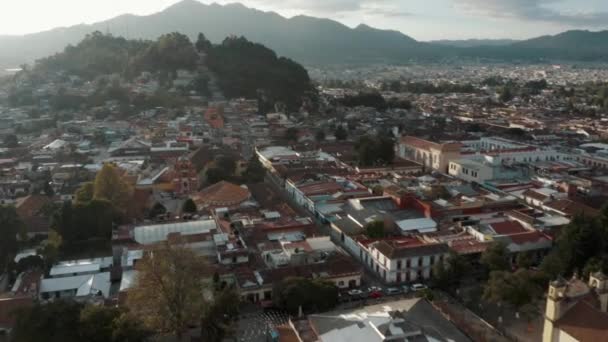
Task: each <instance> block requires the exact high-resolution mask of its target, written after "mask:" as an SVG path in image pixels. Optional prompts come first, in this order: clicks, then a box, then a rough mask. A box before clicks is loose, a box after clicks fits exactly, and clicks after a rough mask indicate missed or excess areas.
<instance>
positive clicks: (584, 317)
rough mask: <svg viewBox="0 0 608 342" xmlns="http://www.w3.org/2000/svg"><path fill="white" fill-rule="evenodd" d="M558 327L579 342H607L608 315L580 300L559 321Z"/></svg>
mask: <svg viewBox="0 0 608 342" xmlns="http://www.w3.org/2000/svg"><path fill="white" fill-rule="evenodd" d="M556 326H557V327H558V328H559V329H561V330H563V331H564V332H566V333H567V334H568V335H570V336H572V337H574V338H575V339H576V340H577V341H598V342H599V341H606V339H607V338H608V313H606V312H601V311H600V310H598V309H597V308H595V307H593V306H592V305H591V304H590V303H588V302H587V301H585V300H580V301H579V302H578V303H576V304H575V305H574V306H573V307H572V308H571V309H570V310H568V312H566V314H565V315H564V316H562V318H560V319H559V320H558V321H557V323H556Z"/></svg>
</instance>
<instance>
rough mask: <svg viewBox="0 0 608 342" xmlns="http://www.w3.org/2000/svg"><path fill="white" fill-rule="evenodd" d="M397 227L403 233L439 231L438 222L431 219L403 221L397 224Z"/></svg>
mask: <svg viewBox="0 0 608 342" xmlns="http://www.w3.org/2000/svg"><path fill="white" fill-rule="evenodd" d="M397 226H398V227H399V229H401V231H402V232H411V231H418V232H420V233H430V232H434V231H437V222H435V221H433V220H431V219H429V218H419V219H410V220H401V221H398V222H397Z"/></svg>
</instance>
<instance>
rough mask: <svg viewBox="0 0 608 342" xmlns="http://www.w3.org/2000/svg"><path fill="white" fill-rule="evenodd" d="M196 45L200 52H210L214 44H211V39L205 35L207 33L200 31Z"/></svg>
mask: <svg viewBox="0 0 608 342" xmlns="http://www.w3.org/2000/svg"><path fill="white" fill-rule="evenodd" d="M195 46H196V50H197V51H198V52H208V51H209V50H210V49H211V47H213V44H211V42H210V41H209V39H207V37H205V34H203V33H199V34H198V39H197V40H196V43H195Z"/></svg>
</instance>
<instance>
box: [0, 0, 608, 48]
mask: <svg viewBox="0 0 608 342" xmlns="http://www.w3.org/2000/svg"><path fill="white" fill-rule="evenodd" d="M180 1H181V0H122V1H121V0H106V1H103V0H55V1H53V2H50V1H40V0H20V1H10V2H9V3H7V4H5V5H4V6H3V10H2V11H1V12H0V35H24V34H29V33H36V32H41V31H46V30H49V29H53V28H57V27H69V26H74V25H78V24H92V23H95V22H100V21H104V20H107V19H111V18H113V17H116V16H119V15H123V14H135V15H150V14H153V13H156V12H160V11H162V10H164V9H165V8H167V7H169V6H171V5H173V4H175V3H178V2H180ZM199 2H202V3H206V4H209V3H213V2H216V3H219V4H227V3H235V2H239V3H242V4H244V5H246V6H248V7H252V8H256V9H259V10H264V11H274V12H277V13H279V14H281V15H283V16H285V17H293V16H296V15H301V14H304V15H310V16H315V17H323V18H328V19H332V20H336V21H339V22H341V23H343V24H345V25H347V26H350V27H354V26H357V25H359V24H361V23H364V24H367V25H370V26H374V27H377V28H382V29H393V30H398V31H401V32H403V33H404V34H407V35H409V36H412V37H413V38H415V39H418V40H423V41H428V40H442V39H448V40H449V39H458V40H460V39H526V38H531V37H537V36H541V35H546V34H556V33H559V32H563V31H566V30H572V29H588V30H592V31H598V30H603V29H607V28H608V2H607V1H601V0H578V1H577V0H509V1H502V0H426V1H421V0H413V1H409V2H408V3H405V4H404V3H403V1H402V0H316V1H310V0H309V1H306V0H281V1H279V0H243V1H206V0H202V1H199ZM32 8H36V11H32V10H31V9H32ZM22 13H27V15H28V16H29V17H28V18H25V17H24V15H22Z"/></svg>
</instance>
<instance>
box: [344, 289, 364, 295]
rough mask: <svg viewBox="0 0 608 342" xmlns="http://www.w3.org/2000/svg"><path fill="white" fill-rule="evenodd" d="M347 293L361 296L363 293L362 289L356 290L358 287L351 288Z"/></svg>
mask: <svg viewBox="0 0 608 342" xmlns="http://www.w3.org/2000/svg"><path fill="white" fill-rule="evenodd" d="M347 293H348V295H349V296H353V297H354V296H361V295H362V294H363V291H361V290H358V289H352V290H349V291H348V292H347Z"/></svg>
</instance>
